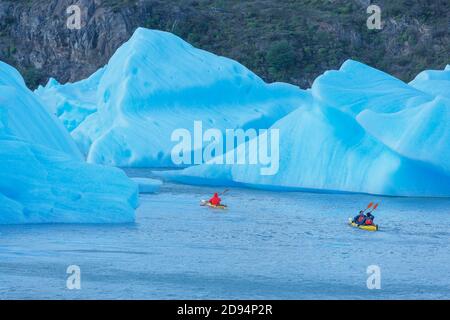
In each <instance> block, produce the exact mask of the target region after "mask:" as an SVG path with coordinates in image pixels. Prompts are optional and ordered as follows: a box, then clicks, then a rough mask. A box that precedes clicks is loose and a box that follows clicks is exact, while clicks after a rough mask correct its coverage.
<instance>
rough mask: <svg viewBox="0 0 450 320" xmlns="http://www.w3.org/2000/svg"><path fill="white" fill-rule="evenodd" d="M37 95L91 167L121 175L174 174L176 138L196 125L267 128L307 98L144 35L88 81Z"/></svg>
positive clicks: (182, 45)
mask: <svg viewBox="0 0 450 320" xmlns="http://www.w3.org/2000/svg"><path fill="white" fill-rule="evenodd" d="M84 91H87V92H88V94H87V95H86V96H84V97H83V94H81V95H80V94H79V93H80V92H84ZM36 93H37V94H38V95H39V96H40V97H41V98H42V99H43V100H44V101H46V102H47V106H48V108H49V110H51V111H52V112H54V113H55V114H56V115H58V116H59V117H60V118H61V119H62V121H63V122H64V123H65V125H66V127H67V128H68V129H69V130H70V131H71V132H72V136H73V138H74V139H75V141H76V142H77V144H78V145H79V147H80V149H81V150H82V152H83V154H85V155H86V157H87V160H88V162H92V163H101V164H108V165H115V166H121V167H172V166H174V164H173V162H172V160H171V150H172V147H173V143H172V142H171V133H172V132H173V131H174V130H176V129H187V130H193V126H194V121H196V120H202V121H203V127H204V129H205V130H206V129H208V128H218V129H220V130H225V129H228V128H247V127H255V128H268V127H270V126H271V125H272V124H274V123H275V122H276V121H277V120H279V119H280V118H282V117H283V116H285V115H287V114H288V113H289V112H291V111H292V110H294V109H296V108H297V107H298V106H299V105H301V103H302V102H303V101H304V99H305V97H307V96H308V95H307V94H306V93H305V92H304V91H302V90H300V89H299V88H298V87H295V86H292V85H288V84H281V83H276V84H270V85H269V84H266V83H265V82H264V81H263V80H262V79H261V78H259V77H258V76H256V75H255V74H254V73H252V72H251V71H250V70H248V69H247V68H245V67H244V66H242V65H241V64H239V63H237V62H235V61H233V60H230V59H227V58H224V57H220V56H216V55H214V54H212V53H209V52H206V51H203V50H199V49H196V48H194V47H193V46H191V45H190V44H188V43H186V42H185V41H183V40H182V39H180V38H179V37H177V36H175V35H173V34H170V33H167V32H162V31H154V30H148V29H143V28H139V29H137V30H136V31H135V33H134V34H133V36H132V37H131V39H130V40H129V41H128V42H126V43H125V44H124V45H122V46H121V47H120V48H119V49H118V50H117V52H116V53H115V54H114V55H113V57H112V58H111V60H110V61H109V63H108V65H107V66H105V67H104V69H101V70H100V71H98V72H97V73H96V74H94V75H93V76H92V77H91V78H90V79H87V80H84V81H81V82H78V83H74V84H67V85H58V84H57V83H56V82H55V81H51V82H49V84H48V85H47V86H46V87H41V88H39V89H38V90H37V91H36Z"/></svg>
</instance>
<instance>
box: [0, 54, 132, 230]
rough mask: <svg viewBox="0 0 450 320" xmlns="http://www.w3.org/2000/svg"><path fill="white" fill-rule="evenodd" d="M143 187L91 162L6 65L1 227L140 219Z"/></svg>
mask: <svg viewBox="0 0 450 320" xmlns="http://www.w3.org/2000/svg"><path fill="white" fill-rule="evenodd" d="M136 206H137V185H136V184H135V183H133V182H132V181H131V180H130V179H128V178H127V177H126V175H125V173H124V172H123V171H121V170H119V169H115V168H108V167H102V166H98V165H88V164H86V163H85V162H84V161H83V159H82V156H81V154H80V152H79V151H78V149H77V147H76V145H75V143H74V142H73V140H72V139H71V137H70V135H69V134H68V132H67V130H66V129H65V128H64V127H63V126H62V125H61V124H60V123H59V122H58V120H57V119H56V118H54V117H53V116H51V115H50V114H49V113H48V112H47V111H46V110H45V108H44V106H43V105H42V104H41V102H40V100H39V99H38V98H36V96H35V95H34V94H33V93H32V92H31V91H29V90H28V89H27V88H26V86H25V83H24V81H23V79H22V77H21V76H20V74H19V73H18V72H17V71H16V70H15V69H14V68H12V67H10V66H8V65H7V64H5V63H3V62H0V224H22V223H121V222H132V221H134V209H135V208H136Z"/></svg>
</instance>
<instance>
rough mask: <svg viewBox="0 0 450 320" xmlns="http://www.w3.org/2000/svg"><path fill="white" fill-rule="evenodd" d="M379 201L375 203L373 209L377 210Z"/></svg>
mask: <svg viewBox="0 0 450 320" xmlns="http://www.w3.org/2000/svg"><path fill="white" fill-rule="evenodd" d="M378 205H379V204H378V203H377V204H376V205H375V207H373V210H374V211H375V210H377V209H378Z"/></svg>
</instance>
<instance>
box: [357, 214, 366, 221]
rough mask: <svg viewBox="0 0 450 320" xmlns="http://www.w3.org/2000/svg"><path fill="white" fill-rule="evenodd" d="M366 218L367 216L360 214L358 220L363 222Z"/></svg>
mask: <svg viewBox="0 0 450 320" xmlns="http://www.w3.org/2000/svg"><path fill="white" fill-rule="evenodd" d="M365 218H366V217H365V216H363V215H360V216H359V217H358V222H363V221H364V219H365Z"/></svg>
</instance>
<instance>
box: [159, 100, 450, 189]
mask: <svg viewBox="0 0 450 320" xmlns="http://www.w3.org/2000/svg"><path fill="white" fill-rule="evenodd" d="M272 129H278V130H280V142H281V143H280V152H279V153H280V163H279V171H278V173H277V174H275V175H272V176H264V175H261V171H260V167H261V166H260V165H254V166H251V165H213V164H204V165H200V166H195V167H191V168H187V169H185V170H182V171H166V172H155V174H157V175H160V176H162V177H163V178H165V179H168V180H173V181H177V182H182V183H191V184H192V183H198V184H212V185H236V184H238V185H244V186H249V187H256V188H265V189H274V190H316V191H338V192H357V193H370V194H379V195H391V196H450V176H448V175H445V174H443V173H442V172H441V171H440V170H438V169H437V168H436V167H434V166H432V165H430V164H427V163H424V162H420V161H415V160H411V159H408V158H406V157H403V156H401V155H399V154H398V153H397V152H395V151H393V150H391V149H390V148H388V147H387V146H385V145H384V144H383V143H381V142H380V141H378V140H377V139H375V138H373V137H372V136H371V135H369V134H367V133H366V131H365V130H364V129H363V128H362V127H361V126H360V125H359V124H358V122H357V121H356V120H355V119H354V118H353V117H351V116H350V115H348V114H346V113H344V112H342V111H340V110H337V109H335V108H323V107H321V106H320V105H319V106H317V105H316V106H312V107H307V108H300V109H298V110H296V111H295V112H293V113H291V114H289V115H288V116H286V117H285V118H283V119H282V120H280V121H278V122H277V123H276V124H275V125H274V126H273V127H272ZM246 150H247V152H248V150H249V148H248V145H247V148H246Z"/></svg>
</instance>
